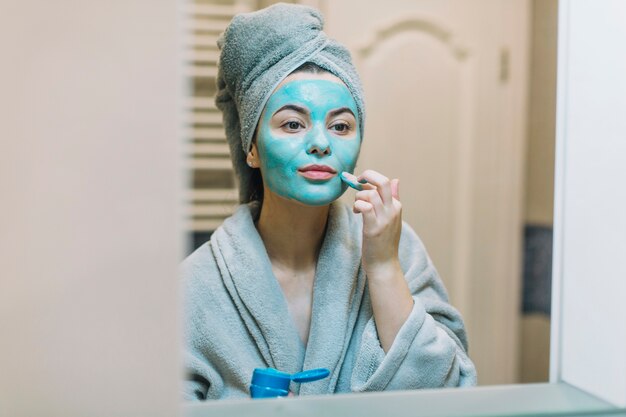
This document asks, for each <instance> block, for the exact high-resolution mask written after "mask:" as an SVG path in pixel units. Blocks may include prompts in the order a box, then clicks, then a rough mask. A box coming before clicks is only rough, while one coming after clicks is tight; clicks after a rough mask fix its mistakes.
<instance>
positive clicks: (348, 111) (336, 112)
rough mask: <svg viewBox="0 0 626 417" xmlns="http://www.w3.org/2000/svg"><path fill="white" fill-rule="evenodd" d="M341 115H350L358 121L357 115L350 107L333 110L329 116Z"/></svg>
mask: <svg viewBox="0 0 626 417" xmlns="http://www.w3.org/2000/svg"><path fill="white" fill-rule="evenodd" d="M341 113H350V114H351V115H352V116H353V117H354V118H355V119H356V115H355V114H354V112H353V111H352V109H350V108H349V107H341V108H338V109H336V110H333V111H331V112H330V113H328V116H330V117H335V116H337V115H340V114H341Z"/></svg>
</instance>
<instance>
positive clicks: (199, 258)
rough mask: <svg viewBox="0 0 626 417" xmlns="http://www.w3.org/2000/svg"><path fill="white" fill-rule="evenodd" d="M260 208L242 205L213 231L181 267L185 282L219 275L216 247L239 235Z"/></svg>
mask: <svg viewBox="0 0 626 417" xmlns="http://www.w3.org/2000/svg"><path fill="white" fill-rule="evenodd" d="M256 210H258V207H257V205H256V204H254V203H250V204H240V205H238V206H237V207H235V209H234V210H233V214H231V215H230V216H228V217H227V218H226V219H224V221H223V222H222V223H221V224H220V225H219V226H218V227H217V228H216V229H215V230H214V231H213V233H212V234H211V236H210V238H209V239H208V240H207V241H206V242H204V243H202V244H201V245H200V246H198V247H197V248H196V249H195V250H194V251H193V252H191V253H190V254H189V255H188V256H187V257H186V258H185V259H184V260H183V261H182V262H181V263H180V265H179V270H180V273H181V276H182V278H183V279H185V280H193V279H198V277H204V278H206V277H207V276H210V275H211V274H212V275H217V274H219V269H218V263H217V260H216V256H215V252H214V246H215V245H217V241H219V240H220V236H221V237H222V240H224V237H225V236H228V235H232V234H238V229H239V228H241V227H242V224H244V225H246V224H247V223H250V222H252V221H253V218H254V216H255V211H256ZM226 240H227V238H226Z"/></svg>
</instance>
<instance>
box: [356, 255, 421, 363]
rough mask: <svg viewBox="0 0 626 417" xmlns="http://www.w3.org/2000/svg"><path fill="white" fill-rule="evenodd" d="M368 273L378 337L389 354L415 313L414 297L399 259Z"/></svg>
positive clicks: (378, 266)
mask: <svg viewBox="0 0 626 417" xmlns="http://www.w3.org/2000/svg"><path fill="white" fill-rule="evenodd" d="M366 275H367V283H368V287H369V294H370V299H371V300H372V310H373V312H374V321H375V323H376V330H377V332H378V338H379V340H380V344H381V346H382V348H383V350H384V351H385V353H387V352H388V351H389V349H390V348H391V345H392V344H393V341H394V340H395V338H396V335H397V334H398V332H399V331H400V328H401V327H402V325H403V324H404V322H405V321H406V319H407V318H408V317H409V314H411V310H412V309H413V297H412V296H411V292H410V290H409V286H408V285H407V283H406V280H405V279H404V273H403V272H402V269H401V268H400V262H399V261H393V262H390V263H387V264H381V265H377V266H375V267H373V268H368V270H366Z"/></svg>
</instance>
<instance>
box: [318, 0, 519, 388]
mask: <svg viewBox="0 0 626 417" xmlns="http://www.w3.org/2000/svg"><path fill="white" fill-rule="evenodd" d="M308 3H309V4H311V3H312V2H308ZM313 3H314V5H315V6H317V7H318V8H320V9H321V10H322V12H323V13H324V15H325V18H326V32H327V33H328V34H329V35H330V36H331V37H333V38H336V39H338V40H339V41H340V42H342V43H344V44H346V45H347V46H348V47H349V48H350V49H351V52H352V54H353V57H354V59H355V63H356V65H357V67H358V70H359V73H360V74H361V76H362V79H363V84H364V88H365V94H366V109H367V121H366V130H365V137H364V145H363V148H362V154H361V157H360V160H359V164H358V167H357V170H362V169H365V168H372V169H376V170H379V171H380V172H382V173H384V174H385V175H387V176H389V177H398V178H400V196H401V200H402V202H403V207H404V219H405V220H406V221H408V222H409V224H411V225H412V226H413V228H414V229H415V230H416V231H417V233H418V234H419V235H420V237H421V238H422V239H423V241H424V242H425V244H426V247H427V249H428V250H429V253H430V254H431V257H432V258H433V260H434V262H435V265H436V266H437V268H438V270H439V272H440V274H441V276H442V278H443V280H444V282H445V283H446V286H447V288H448V290H449V293H450V295H451V299H452V302H453V304H454V305H455V306H457V307H458V308H459V309H460V310H461V312H462V313H463V316H464V318H465V321H466V324H467V328H468V332H469V338H470V355H471V357H472V358H473V360H474V361H475V363H476V365H477V368H478V374H479V383H480V384H496V383H513V382H516V381H517V375H518V372H517V350H518V331H519V330H518V320H519V304H520V302H519V297H520V286H521V285H520V280H521V267H520V263H521V261H520V258H521V256H520V254H521V239H522V207H521V201H522V192H523V184H522V181H523V175H522V173H523V161H524V149H525V147H524V137H525V129H524V127H525V122H526V116H525V107H526V104H525V103H526V66H527V52H526V49H527V39H528V33H527V32H528V20H529V9H530V4H529V1H528V0H511V1H507V2H502V1H499V0H471V1H468V0H465V1H458V0H457V1H453V0H436V1H426V0H423V1H415V0H412V1H406V0H386V1H384V2H366V3H364V2H362V1H358V0H335V1H317V2H313ZM346 198H347V199H352V198H353V195H352V194H349V195H347V197H346Z"/></svg>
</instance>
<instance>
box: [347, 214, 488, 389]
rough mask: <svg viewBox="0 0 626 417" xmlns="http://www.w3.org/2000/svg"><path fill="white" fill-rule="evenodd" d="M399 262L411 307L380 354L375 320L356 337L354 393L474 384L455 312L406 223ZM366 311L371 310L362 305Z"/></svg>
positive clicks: (430, 262) (457, 313) (464, 336)
mask: <svg viewBox="0 0 626 417" xmlns="http://www.w3.org/2000/svg"><path fill="white" fill-rule="evenodd" d="M399 258H400V264H401V266H402V270H403V272H404V274H405V278H406V280H407V282H408V284H409V289H410V290H411V293H412V295H413V300H414V305H413V310H412V311H411V313H410V315H409V317H408V318H407V320H406V322H405V323H404V325H403V326H402V327H401V328H400V331H399V332H398V334H397V336H396V338H395V340H394V342H393V344H392V346H391V348H390V349H389V351H388V352H387V353H386V354H385V352H384V350H383V349H382V347H381V345H380V341H379V339H378V334H377V332H376V325H375V322H374V317H373V316H372V317H370V318H369V320H368V321H367V324H366V325H365V328H364V330H363V334H362V336H361V345H360V348H359V350H358V353H357V355H356V360H355V366H354V369H353V373H352V378H351V389H352V390H353V391H382V390H401V389H417V388H438V387H457V386H472V385H476V369H475V367H474V364H473V363H472V361H471V360H470V359H469V357H468V355H467V337H466V333H465V327H464V324H463V320H462V318H461V315H460V314H459V312H458V311H457V310H456V309H455V308H454V307H452V306H451V305H450V304H449V303H448V296H447V293H446V290H445V288H444V286H443V283H442V281H441V279H440V278H439V275H438V274H437V271H436V269H435V268H434V266H433V264H432V261H431V260H430V258H429V257H428V254H427V253H426V250H425V248H424V245H423V244H422V242H421V241H420V239H419V238H418V236H417V235H416V234H415V232H414V231H413V230H412V229H411V227H410V226H408V225H407V224H406V223H404V224H403V227H402V234H401V238H400V247H399ZM366 308H368V309H369V310H370V311H371V307H370V306H367V307H366Z"/></svg>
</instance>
